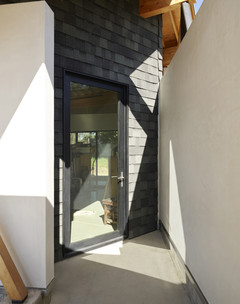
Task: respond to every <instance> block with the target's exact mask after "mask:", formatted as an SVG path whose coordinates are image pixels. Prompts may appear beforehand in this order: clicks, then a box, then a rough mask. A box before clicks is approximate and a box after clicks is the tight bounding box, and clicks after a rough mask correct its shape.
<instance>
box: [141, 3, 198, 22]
mask: <svg viewBox="0 0 240 304" xmlns="http://www.w3.org/2000/svg"><path fill="white" fill-rule="evenodd" d="M186 1H188V0H139V15H140V16H141V17H143V18H148V17H152V16H156V15H160V14H165V13H168V12H169V11H171V10H174V9H176V8H177V7H178V6H179V5H181V3H183V2H186ZM189 1H190V2H191V3H195V2H196V0H189Z"/></svg>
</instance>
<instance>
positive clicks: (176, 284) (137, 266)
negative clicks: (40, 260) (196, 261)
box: [51, 231, 190, 304]
mask: <svg viewBox="0 0 240 304" xmlns="http://www.w3.org/2000/svg"><path fill="white" fill-rule="evenodd" d="M51 303H52V304H81V303H84V304H95V303H96V304H102V303H104V304H120V303H126V304H128V303H129V304H135V303H136V304H190V300H189V298H188V295H187V292H186V290H185V288H184V284H183V283H182V282H181V281H180V279H179V276H178V274H177V271H176V268H175V266H174V264H173V261H172V259H171V257H170V254H169V249H168V248H167V246H166V244H165V243H164V241H163V238H162V235H161V233H160V232H159V231H155V232H152V233H149V234H146V235H143V236H140V237H138V238H135V239H132V240H126V241H124V242H123V244H121V243H118V244H115V247H114V246H107V247H105V248H102V249H99V250H95V251H93V252H89V253H85V254H81V255H78V256H75V257H72V258H70V259H67V260H64V261H62V262H59V263H57V264H55V287H54V289H53V293H52V301H51Z"/></svg>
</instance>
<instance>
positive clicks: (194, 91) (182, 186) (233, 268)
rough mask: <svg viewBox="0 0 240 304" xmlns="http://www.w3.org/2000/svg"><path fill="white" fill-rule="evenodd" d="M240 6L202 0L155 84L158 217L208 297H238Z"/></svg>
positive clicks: (215, 302)
mask: <svg viewBox="0 0 240 304" xmlns="http://www.w3.org/2000/svg"><path fill="white" fill-rule="evenodd" d="M239 12H240V1H239V0H233V1H231V4H230V3H229V2H227V1H225V0H218V1H212V0H205V2H204V3H203V5H202V7H201V9H200V10H199V12H198V14H197V16H196V19H195V20H194V22H193V24H192V25H191V27H190V29H189V31H188V33H187V35H186V36H185V38H184V40H183V42H182V43H181V45H180V48H179V50H178V52H177V53H176V55H175V57H174V59H173V61H172V63H171V65H170V67H169V68H168V69H167V71H166V72H165V75H164V77H163V78H162V80H161V84H160V86H161V101H160V103H161V105H160V122H161V125H160V132H161V143H160V176H159V178H160V205H159V208H160V219H161V221H162V222H163V224H164V226H165V227H166V229H167V230H168V232H169V234H170V237H171V238H172V240H173V242H174V243H175V245H176V247H177V249H178V250H179V252H180V253H181V256H182V258H183V259H184V261H185V263H186V265H187V266H188V268H189V269H190V271H191V272H192V274H193V276H194V278H195V279H196V281H197V283H198V284H199V286H200V288H201V290H202V291H203V293H204V295H205V297H206V298H207V300H208V301H209V303H211V304H225V303H228V304H235V303H239V300H240V289H239V281H240V263H239V256H240V243H239V231H240V220H239V215H240V203H239V202H240V186H239V181H240V59H239V54H240V53H239V50H240V40H239V37H240V27H239Z"/></svg>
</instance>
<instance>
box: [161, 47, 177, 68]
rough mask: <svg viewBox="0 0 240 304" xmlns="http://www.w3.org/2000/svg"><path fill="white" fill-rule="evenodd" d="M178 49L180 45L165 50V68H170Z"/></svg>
mask: <svg viewBox="0 0 240 304" xmlns="http://www.w3.org/2000/svg"><path fill="white" fill-rule="evenodd" d="M177 49H178V45H176V46H173V47H169V48H166V49H163V67H164V68H165V67H168V66H169V64H170V62H171V60H172V58H173V56H174V55H175V53H176V51H177Z"/></svg>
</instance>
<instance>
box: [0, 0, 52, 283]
mask: <svg viewBox="0 0 240 304" xmlns="http://www.w3.org/2000/svg"><path fill="white" fill-rule="evenodd" d="M53 64H54V16H53V13H52V11H51V10H50V8H49V7H48V5H47V4H46V3H45V2H44V1H40V2H30V3H22V4H11V5H1V6H0V66H1V69H0V168H1V169H0V233H1V235H2V237H3V239H4V241H5V243H6V245H7V247H8V249H9V251H10V254H11V256H12V258H13V260H14V262H15V264H16V266H17V268H18V270H19V272H20V274H21V276H22V278H23V280H24V283H25V284H26V286H28V287H37V288H46V287H47V285H48V284H49V283H50V282H51V280H52V279H53V277H54V249H53V205H54V200H53V196H54V185H53V183H54V150H53V145H54V138H53V130H54V122H53V116H54V115H53Z"/></svg>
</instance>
